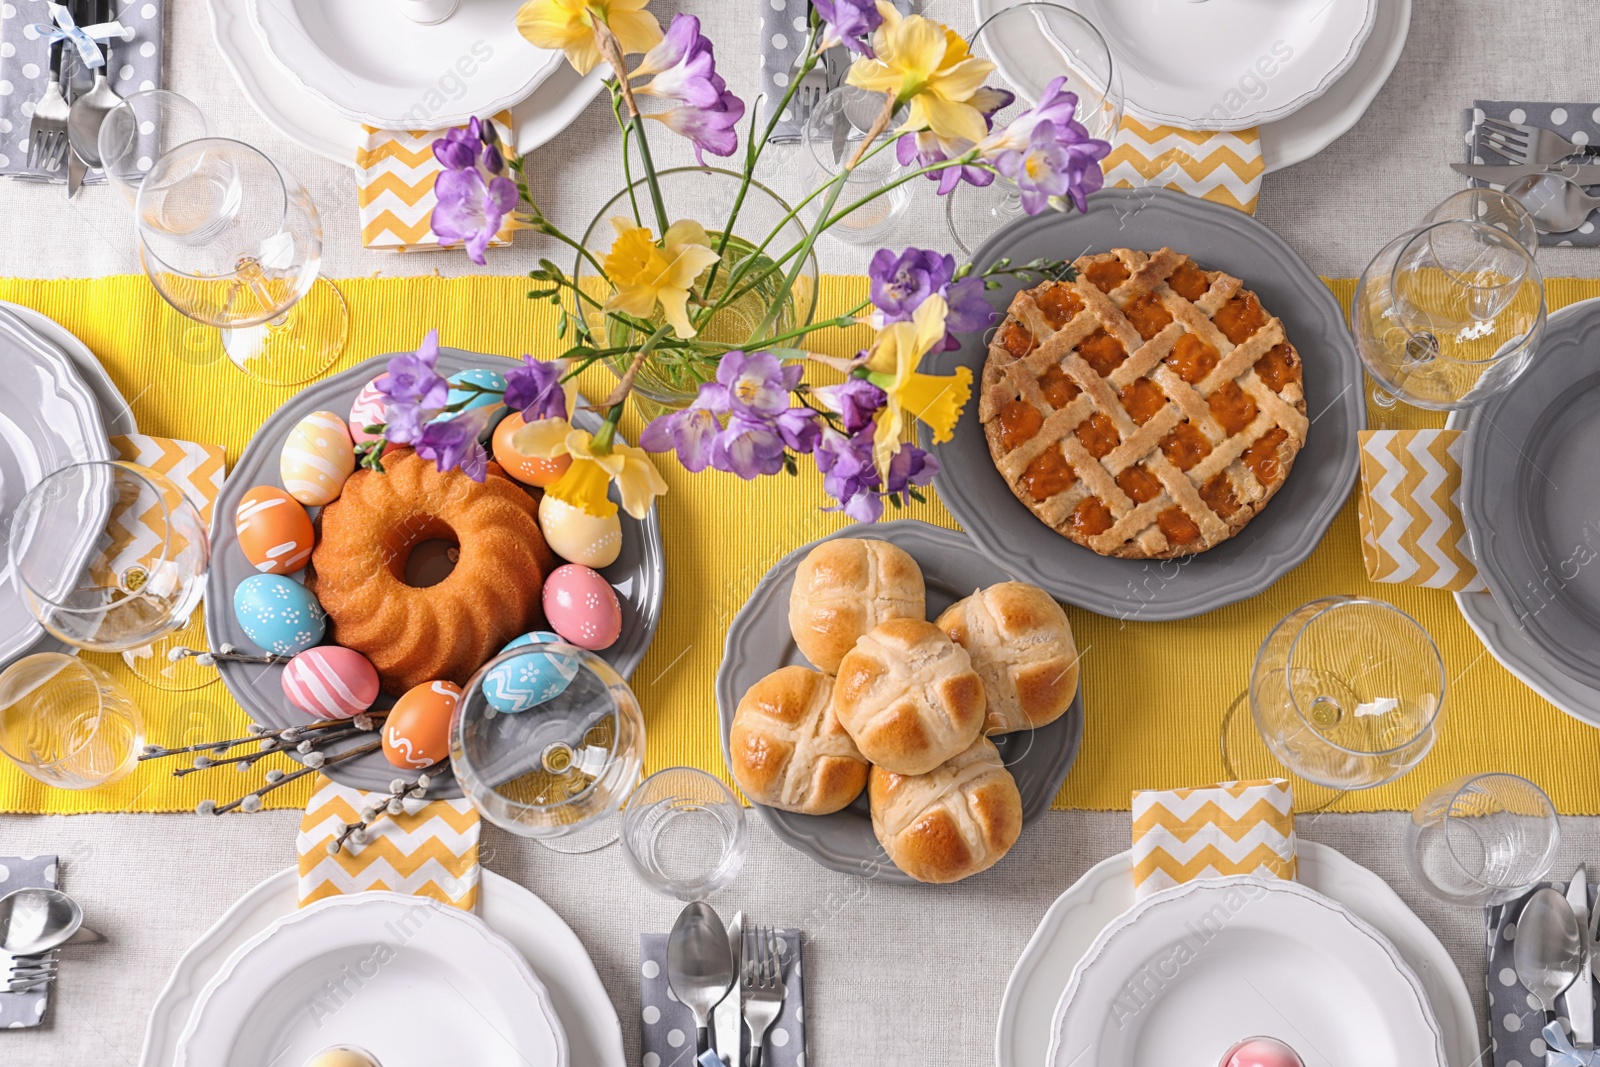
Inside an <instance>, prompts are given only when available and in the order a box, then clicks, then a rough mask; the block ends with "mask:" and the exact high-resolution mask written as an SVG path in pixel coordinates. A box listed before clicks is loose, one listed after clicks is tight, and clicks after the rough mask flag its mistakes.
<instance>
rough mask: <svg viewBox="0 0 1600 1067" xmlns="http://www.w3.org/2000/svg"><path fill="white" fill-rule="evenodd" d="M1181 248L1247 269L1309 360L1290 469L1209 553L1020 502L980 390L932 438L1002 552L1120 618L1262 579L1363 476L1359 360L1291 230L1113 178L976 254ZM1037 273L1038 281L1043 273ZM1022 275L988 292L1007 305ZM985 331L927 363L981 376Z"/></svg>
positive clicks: (960, 513) (1067, 595) (1301, 551)
mask: <svg viewBox="0 0 1600 1067" xmlns="http://www.w3.org/2000/svg"><path fill="white" fill-rule="evenodd" d="M1163 246H1167V247H1171V248H1174V249H1177V250H1178V251H1180V252H1184V253H1186V254H1188V255H1190V256H1192V257H1194V259H1195V261H1196V262H1198V263H1199V264H1200V265H1201V266H1203V267H1206V268H1208V269H1212V270H1225V271H1227V272H1228V273H1230V274H1233V275H1235V276H1236V277H1239V278H1242V279H1244V283H1245V286H1246V287H1247V288H1249V289H1251V290H1253V291H1254V292H1255V293H1256V294H1257V295H1258V296H1260V297H1261V302H1262V304H1263V306H1265V307H1266V309H1267V310H1268V312H1270V313H1271V314H1274V315H1277V316H1278V317H1279V318H1281V319H1282V320H1283V325H1284V329H1285V331H1287V333H1288V336H1289V340H1290V341H1291V342H1292V343H1293V344H1294V346H1295V348H1297V349H1298V350H1299V351H1300V355H1301V356H1302V357H1303V359H1304V361H1305V387H1306V406H1307V415H1308V416H1309V417H1310V419H1311V431H1310V433H1309V435H1308V438H1307V441H1306V446H1305V448H1303V449H1301V451H1300V455H1299V456H1298V457H1297V458H1296V459H1295V462H1294V469H1293V470H1291V471H1290V472H1289V479H1288V481H1287V482H1285V483H1284V486H1283V488H1282V489H1280V490H1278V495H1277V496H1276V497H1274V498H1273V500H1272V501H1271V503H1269V504H1268V505H1267V507H1266V508H1265V509H1264V510H1263V511H1262V512H1261V514H1259V515H1257V516H1256V517H1255V518H1254V519H1251V520H1250V524H1249V525H1248V526H1246V527H1245V528H1244V529H1243V530H1242V531H1240V532H1239V533H1237V534H1235V535H1234V536H1233V537H1231V538H1229V539H1228V540H1227V541H1224V542H1223V543H1222V544H1220V545H1218V546H1217V547H1216V548H1213V549H1211V551H1209V552H1202V553H1200V554H1199V555H1195V556H1186V557H1183V558H1181V559H1176V560H1126V559H1114V558H1112V557H1109V556H1101V555H1098V554H1096V553H1094V552H1091V551H1090V550H1089V549H1087V548H1083V547H1082V546H1080V545H1077V544H1075V543H1073V542H1072V541H1069V540H1068V539H1067V538H1065V537H1063V536H1061V535H1060V534H1058V533H1056V532H1055V531H1054V530H1052V529H1051V528H1050V527H1048V526H1046V525H1045V524H1044V523H1043V522H1041V521H1040V520H1039V519H1038V517H1036V516H1035V515H1034V514H1033V512H1031V511H1029V510H1028V509H1027V508H1026V507H1024V506H1023V504H1022V502H1021V501H1019V500H1018V499H1017V498H1016V497H1015V496H1014V495H1013V494H1012V492H1011V489H1010V488H1009V487H1008V486H1007V485H1006V483H1005V480H1004V479H1003V478H1001V477H1000V472H999V471H997V470H996V469H995V465H994V461H993V460H992V459H991V458H990V455H989V444H988V441H987V440H985V438H984V434H983V427H982V426H981V425H979V423H978V398H977V397H976V396H974V397H973V399H972V401H971V402H970V403H968V404H967V408H966V411H964V412H963V413H962V416H961V421H960V423H959V424H958V425H957V426H956V431H955V436H954V437H953V438H952V439H951V440H950V441H947V442H945V443H944V444H941V445H934V444H932V443H931V440H930V437H929V434H928V429H927V427H926V426H923V427H922V428H921V434H922V438H923V445H924V447H928V448H930V449H931V450H932V452H933V453H934V455H935V456H937V457H938V459H939V466H940V471H939V474H938V475H937V476H935V478H934V485H935V486H937V487H938V490H939V496H940V499H942V500H943V501H944V503H945V505H946V506H947V507H949V509H950V511H951V513H952V514H954V515H955V517H956V518H957V519H959V520H960V521H961V525H962V527H963V528H964V529H965V530H966V531H967V533H968V534H970V535H971V536H972V540H973V541H974V542H975V543H976V544H977V546H978V547H979V548H980V549H981V550H982V551H983V553H984V555H986V556H988V557H989V558H990V559H991V560H993V561H994V562H995V563H996V564H997V565H999V566H1001V567H1003V568H1005V569H1006V570H1008V571H1010V572H1011V573H1013V574H1015V575H1016V576H1017V577H1018V578H1019V579H1021V580H1022V581H1025V582H1031V583H1033V584H1034V585H1037V586H1039V587H1041V588H1043V589H1047V590H1049V591H1050V593H1051V594H1053V595H1054V596H1056V597H1058V598H1060V599H1061V600H1064V601H1067V602H1068V603H1070V604H1076V605H1077V606H1078V607H1081V608H1087V609H1089V610H1090V611H1095V612H1099V613H1100V614H1102V615H1109V616H1112V617H1114V618H1118V619H1126V620H1140V621H1149V622H1160V621H1165V620H1168V619H1187V618H1191V617H1193V616H1195V615H1200V614H1203V613H1205V612H1208V611H1213V610H1215V609H1216V608H1220V607H1224V606H1226V605H1228V604H1232V603H1234V602H1236V601H1239V600H1243V599H1245V598H1246V597H1251V596H1255V595H1256V594H1258V593H1261V592H1263V591H1265V590H1266V588H1267V586H1269V585H1271V584H1272V583H1273V582H1275V581H1276V580H1277V579H1279V578H1281V577H1282V576H1283V575H1284V574H1286V573H1288V572H1289V571H1290V570H1291V569H1293V568H1294V567H1296V566H1297V565H1299V564H1300V563H1301V562H1302V561H1304V560H1305V558H1306V557H1307V556H1309V555H1310V554H1311V551H1312V550H1313V549H1314V548H1316V547H1317V544H1318V543H1319V542H1320V541H1321V540H1322V535H1323V534H1324V533H1325V532H1326V531H1327V529H1328V525H1329V523H1331V522H1333V519H1334V516H1336V515H1337V514H1338V513H1339V509H1340V507H1342V506H1343V505H1344V502H1345V499H1346V498H1347V497H1348V496H1349V495H1350V490H1351V488H1352V487H1353V486H1354V485H1355V482H1356V475H1357V473H1358V472H1359V467H1360V455H1359V450H1358V447H1357V439H1356V434H1357V432H1358V431H1360V430H1361V429H1362V428H1363V427H1364V426H1365V424H1366V410H1365V407H1364V399H1363V396H1362V389H1361V365H1360V363H1359V361H1358V360H1357V357H1356V351H1355V346H1354V344H1353V343H1352V342H1351V339H1350V334H1349V331H1348V330H1347V329H1346V328H1345V320H1344V314H1343V312H1342V311H1340V309H1339V304H1338V301H1336V300H1335V299H1334V298H1333V293H1332V292H1330V291H1329V290H1328V287H1327V286H1326V285H1324V284H1323V283H1322V280H1321V279H1320V278H1318V277H1317V275H1316V274H1315V273H1314V272H1313V271H1312V270H1311V268H1310V267H1308V266H1306V264H1305V262H1304V261H1303V260H1301V258H1300V257H1299V256H1298V255H1296V254H1295V252H1294V250H1293V249H1292V248H1290V247H1289V246H1288V245H1287V244H1285V243H1284V241H1283V239H1282V238H1281V237H1279V236H1278V235H1277V234H1275V233H1273V232H1272V231H1271V230H1270V229H1268V228H1267V227H1266V226H1265V225H1264V224H1262V223H1260V222H1257V221H1256V220H1255V219H1254V218H1252V217H1251V216H1249V215H1246V214H1245V213H1244V212H1242V211H1235V210H1234V209H1233V208H1229V207H1223V206H1222V205H1220V204H1213V203H1211V202H1210V201H1208V200H1200V199H1198V198H1196V197H1192V196H1184V195H1183V194H1181V193H1174V192H1169V191H1167V190H1165V189H1139V190H1127V189H1105V190H1102V191H1100V192H1098V193H1095V194H1094V195H1093V196H1091V197H1090V198H1089V210H1088V212H1087V213H1085V214H1082V215H1079V214H1076V213H1070V212H1069V213H1066V214H1061V213H1057V212H1053V211H1051V212H1046V213H1045V214H1043V215H1038V216H1035V217H1033V218H1027V217H1024V218H1021V219H1018V220H1017V221H1016V222H1014V223H1011V224H1010V225H1008V226H1006V227H1005V228H1004V229H1002V230H1000V231H999V232H998V233H996V234H995V235H994V236H993V237H991V238H990V239H989V240H988V242H987V243H985V244H984V246H983V247H982V248H980V249H979V250H978V252H977V255H975V256H974V257H973V262H974V263H975V264H976V265H977V266H978V268H979V269H980V270H981V269H982V268H984V267H987V266H989V265H991V264H993V263H994V262H996V261H997V260H999V259H1001V258H1004V257H1009V258H1010V259H1011V260H1012V261H1013V262H1014V263H1017V264H1021V263H1026V262H1029V261H1031V260H1034V259H1040V258H1043V259H1061V260H1069V261H1070V260H1073V259H1076V258H1077V257H1078V256H1081V255H1084V254H1086V253H1091V252H1104V251H1108V250H1109V249H1112V248H1137V249H1145V250H1150V251H1154V250H1156V249H1158V248H1161V247H1163ZM1034 284H1037V281H1035V283H1034ZM1022 288H1026V286H1024V285H1023V284H1022V283H1020V282H1017V281H1016V280H1014V279H1007V280H1006V284H1005V285H1004V286H1003V287H1002V288H1000V289H998V290H996V291H994V292H993V293H991V294H989V295H990V297H991V298H992V299H993V301H994V305H995V307H996V309H997V310H1001V311H1003V310H1004V309H1005V308H1006V307H1007V306H1008V305H1009V304H1010V302H1011V298H1012V297H1013V296H1014V295H1016V293H1017V291H1018V290H1019V289H1022ZM987 339H988V334H984V335H982V336H978V335H973V336H969V337H966V338H964V339H963V340H964V342H965V343H964V344H963V345H962V347H961V349H960V350H959V351H956V352H949V353H945V354H943V355H940V356H935V357H932V358H931V361H930V366H929V369H930V370H931V371H936V372H938V373H944V374H948V373H950V372H951V371H953V370H954V369H955V368H956V367H958V366H966V367H970V368H971V369H972V377H973V381H974V383H977V382H979V381H981V380H982V377H983V363H984V360H985V358H986V357H987V355H988V350H987Z"/></svg>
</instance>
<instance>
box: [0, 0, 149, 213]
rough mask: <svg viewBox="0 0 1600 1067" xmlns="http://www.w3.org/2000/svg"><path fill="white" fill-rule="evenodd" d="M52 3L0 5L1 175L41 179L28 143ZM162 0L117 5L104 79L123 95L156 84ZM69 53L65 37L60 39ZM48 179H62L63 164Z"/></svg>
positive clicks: (46, 65) (46, 72) (44, 67)
mask: <svg viewBox="0 0 1600 1067" xmlns="http://www.w3.org/2000/svg"><path fill="white" fill-rule="evenodd" d="M55 6H56V5H54V4H41V3H37V2H27V3H21V2H17V3H3V4H0V174H6V175H12V176H17V175H21V176H25V177H31V178H36V179H38V178H43V177H45V176H46V175H45V174H44V173H43V172H36V171H30V170H29V169H28V165H27V164H28V142H29V139H30V134H31V130H30V125H29V124H30V121H31V119H32V117H33V108H34V105H35V104H37V103H38V102H39V99H40V98H41V97H42V96H43V95H44V90H45V85H46V83H47V82H48V81H49V80H50V40H49V38H48V36H46V35H45V34H42V33H41V32H40V31H39V28H38V27H40V26H49V25H52V24H53V23H52V12H53V10H54V8H55ZM164 8H165V0H132V2H131V3H122V4H119V5H118V10H117V13H116V21H117V22H118V23H120V24H121V26H122V29H123V36H122V39H121V40H118V41H113V42H111V44H110V46H109V47H108V50H107V51H108V55H107V64H106V78H107V79H108V80H109V81H110V82H111V88H113V89H115V90H116V91H117V92H118V93H119V94H120V95H122V96H127V95H128V94H129V93H136V92H139V91H140V90H143V89H155V88H159V87H160V85H161V48H162V22H163V19H164ZM62 47H63V48H65V49H67V50H68V51H67V53H66V54H65V55H64V56H63V63H65V62H68V61H69V60H68V57H69V56H71V55H72V54H73V51H72V44H71V42H70V41H68V42H64V43H63V45H62ZM53 180H58V181H63V182H64V181H66V180H67V169H66V167H62V168H61V170H60V171H58V172H57V173H56V174H55V175H54V176H53Z"/></svg>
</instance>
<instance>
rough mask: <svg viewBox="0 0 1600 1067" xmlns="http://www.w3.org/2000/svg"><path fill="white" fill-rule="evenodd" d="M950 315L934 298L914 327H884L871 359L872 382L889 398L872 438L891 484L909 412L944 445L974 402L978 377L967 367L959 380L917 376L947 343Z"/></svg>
mask: <svg viewBox="0 0 1600 1067" xmlns="http://www.w3.org/2000/svg"><path fill="white" fill-rule="evenodd" d="M949 311H950V308H949V305H948V304H946V303H945V299H944V297H942V296H930V297H928V299H926V300H924V301H923V302H922V306H921V307H919V308H917V310H916V313H915V314H914V315H913V316H912V318H911V321H910V322H896V323H892V324H890V325H888V326H886V327H884V328H883V330H882V331H881V332H880V333H879V334H878V339H877V341H876V342H874V344H873V346H872V349H871V351H870V352H869V353H868V355H867V371H868V374H867V380H868V381H870V382H871V383H872V384H873V385H876V386H877V387H878V388H879V389H882V390H883V391H884V392H885V393H888V394H889V402H888V404H887V405H886V406H885V407H884V409H883V412H882V414H880V415H879V416H878V427H877V430H876V432H875V433H874V434H873V437H872V458H873V460H874V462H876V463H877V465H878V471H879V473H880V474H881V475H882V476H883V479H884V482H885V484H887V483H888V480H889V461H890V460H892V459H894V454H895V453H896V452H898V451H900V435H901V433H902V432H904V430H905V415H906V412H910V413H911V414H912V415H914V416H916V417H917V418H918V419H921V420H922V421H923V422H925V423H927V425H928V428H929V429H931V430H932V431H933V439H934V441H935V442H937V443H943V442H945V441H948V440H950V438H951V436H952V435H953V434H954V433H955V429H956V420H957V419H959V418H961V409H962V408H964V407H966V406H967V400H968V398H969V397H971V396H972V371H971V370H970V369H969V368H967V367H957V368H956V372H955V373H954V374H922V373H921V372H919V371H918V370H917V367H918V366H919V365H920V364H921V363H922V357H923V356H925V355H927V354H928V353H929V352H931V351H932V350H933V349H934V347H935V346H937V345H940V344H942V343H943V342H944V338H945V319H946V317H947V316H948V315H949Z"/></svg>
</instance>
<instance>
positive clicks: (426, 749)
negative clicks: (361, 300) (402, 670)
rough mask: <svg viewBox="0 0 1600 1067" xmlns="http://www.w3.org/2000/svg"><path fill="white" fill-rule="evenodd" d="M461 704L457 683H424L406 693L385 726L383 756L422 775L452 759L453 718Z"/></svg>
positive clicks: (390, 712)
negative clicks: (451, 729) (451, 718)
mask: <svg viewBox="0 0 1600 1067" xmlns="http://www.w3.org/2000/svg"><path fill="white" fill-rule="evenodd" d="M460 700H461V687H460V686H458V685H456V684H455V683H454V682H423V683H422V684H421V685H419V686H415V687H413V688H411V689H408V690H406V693H405V695H404V696H402V697H401V698H400V699H399V700H397V701H396V702H395V705H394V707H393V708H391V709H390V710H389V717H388V718H387V719H385V720H384V723H383V754H384V755H385V756H387V757H388V758H389V762H390V763H392V764H394V765H395V766H396V767H400V768H402V769H404V770H408V771H420V770H422V769H423V768H424V767H432V766H433V765H434V764H435V763H438V762H439V761H440V760H443V759H446V758H448V757H449V755H450V716H451V715H453V714H454V713H455V710H456V704H457V703H459V702H460Z"/></svg>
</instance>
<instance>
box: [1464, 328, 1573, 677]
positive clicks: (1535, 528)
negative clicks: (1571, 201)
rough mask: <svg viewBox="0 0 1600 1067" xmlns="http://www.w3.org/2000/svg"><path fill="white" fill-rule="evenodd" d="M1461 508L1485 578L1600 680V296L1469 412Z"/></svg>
mask: <svg viewBox="0 0 1600 1067" xmlns="http://www.w3.org/2000/svg"><path fill="white" fill-rule="evenodd" d="M1466 434H1467V436H1466V444H1465V447H1464V448H1463V449H1462V454H1461V460H1462V461H1461V512H1462V516H1463V518H1464V519H1465V520H1466V525H1467V533H1468V535H1469V536H1470V537H1471V541H1472V550H1473V556H1474V558H1476V559H1477V561H1478V567H1479V570H1480V572H1481V573H1482V574H1483V580H1484V584H1486V585H1487V586H1488V587H1489V592H1490V593H1492V594H1493V595H1494V600H1495V603H1496V604H1497V605H1498V607H1499V608H1500V610H1501V611H1502V612H1503V613H1504V614H1505V616H1506V622H1507V624H1508V625H1510V626H1511V627H1513V628H1514V629H1516V630H1519V631H1521V633H1522V636H1523V637H1525V638H1526V639H1527V640H1528V642H1529V643H1531V644H1532V645H1533V646H1534V647H1535V648H1536V649H1537V650H1538V651H1539V652H1540V653H1542V654H1543V656H1544V657H1545V658H1546V659H1547V660H1548V661H1549V663H1550V665H1551V666H1552V667H1554V668H1555V669H1556V670H1558V671H1560V672H1561V673H1562V674H1565V675H1567V676H1568V677H1569V678H1570V679H1572V680H1573V681H1576V682H1580V683H1582V684H1583V685H1584V686H1585V687H1588V688H1594V687H1600V465H1597V464H1596V462H1595V459H1596V457H1597V456H1600V300H1585V301H1582V302H1581V303H1578V304H1574V305H1572V306H1571V307H1568V308H1564V309H1562V310H1561V311H1560V312H1558V313H1557V314H1555V315H1552V316H1551V317H1550V322H1549V325H1548V327H1547V328H1546V330H1545V336H1544V342H1543V344H1542V345H1541V346H1540V349H1539V353H1538V355H1537V356H1536V357H1535V359H1534V360H1533V364H1532V365H1531V366H1530V367H1529V368H1528V370H1527V371H1526V372H1525V373H1524V374H1523V376H1522V377H1521V378H1520V379H1519V380H1518V381H1517V383H1516V384H1515V385H1513V386H1512V387H1511V388H1510V389H1508V390H1506V391H1505V392H1504V393H1501V394H1500V395H1499V396H1495V397H1491V398H1490V399H1489V400H1488V401H1487V402H1485V403H1484V404H1482V405H1481V406H1479V407H1477V408H1474V409H1473V410H1472V412H1471V413H1470V414H1469V415H1468V417H1467V422H1466Z"/></svg>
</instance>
